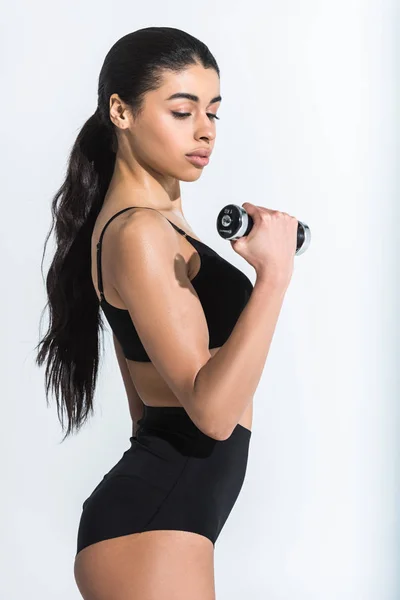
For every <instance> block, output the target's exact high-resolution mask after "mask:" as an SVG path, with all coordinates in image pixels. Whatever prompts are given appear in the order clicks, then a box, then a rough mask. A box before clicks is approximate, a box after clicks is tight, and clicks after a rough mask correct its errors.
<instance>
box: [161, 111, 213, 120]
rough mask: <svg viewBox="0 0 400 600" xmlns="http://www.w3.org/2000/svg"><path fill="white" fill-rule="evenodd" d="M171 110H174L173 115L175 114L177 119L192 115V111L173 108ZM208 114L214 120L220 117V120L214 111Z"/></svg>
mask: <svg viewBox="0 0 400 600" xmlns="http://www.w3.org/2000/svg"><path fill="white" fill-rule="evenodd" d="M171 112H172V114H173V116H174V118H175V119H185V118H186V117H190V115H191V114H192V113H180V112H175V111H173V110H172V111H171ZM207 116H208V117H210V118H211V119H214V120H215V119H218V120H219V117H217V115H214V113H207Z"/></svg>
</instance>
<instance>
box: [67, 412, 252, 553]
mask: <svg viewBox="0 0 400 600" xmlns="http://www.w3.org/2000/svg"><path fill="white" fill-rule="evenodd" d="M138 426H139V429H138V431H137V434H136V436H134V437H131V438H130V447H129V448H128V450H126V451H125V452H124V453H123V455H122V457H121V459H120V460H119V461H118V462H117V464H116V465H115V466H113V467H112V468H111V470H110V471H109V472H108V473H106V475H104V477H103V479H102V481H100V483H99V484H98V485H97V486H96V487H95V489H94V490H93V491H92V493H91V494H90V496H89V497H88V498H87V499H86V500H85V501H84V503H83V506H82V514H81V518H80V523H79V529H78V536H77V537H78V539H77V551H76V553H78V552H79V551H80V550H82V549H83V548H85V547H86V546H89V545H90V544H93V543H94V542H99V541H101V540H106V539H110V538H115V537H118V536H123V535H127V534H130V533H138V532H142V531H154V530H160V529H170V530H179V531H191V532H194V533H198V534H201V535H204V536H206V537H207V538H208V539H210V540H211V541H212V543H213V545H215V542H216V540H217V538H218V536H219V534H220V532H221V529H222V527H223V526H224V524H225V522H226V520H227V518H228V516H229V513H230V512H231V510H232V508H233V506H234V504H235V502H236V500H237V497H238V495H239V492H240V490H241V488H242V485H243V481H244V478H245V474H246V467H247V458H248V451H249V443H250V438H251V431H250V430H249V429H247V428H246V427H243V426H242V425H239V424H238V425H236V427H235V429H234V430H233V433H232V435H231V436H230V437H229V438H227V439H226V440H214V439H213V438H211V437H209V436H207V435H206V434H204V433H203V432H202V431H200V429H198V427H197V426H196V425H195V424H194V423H193V421H192V420H191V419H190V417H189V415H188V414H187V412H186V411H185V409H184V408H183V407H177V406H172V407H168V406H162V407H154V406H147V405H145V406H144V415H143V418H142V419H140V420H139V421H138Z"/></svg>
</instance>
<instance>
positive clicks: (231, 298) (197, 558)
mask: <svg viewBox="0 0 400 600" xmlns="http://www.w3.org/2000/svg"><path fill="white" fill-rule="evenodd" d="M220 102H221V96H220V89H219V69H218V66H217V63H216V61H215V59H214V58H213V56H212V55H211V53H210V51H209V50H208V48H207V46H205V45H204V44H203V43H202V42H200V41H199V40H197V39H196V38H194V37H193V36H191V35H189V34H187V33H185V32H183V31H180V30H178V29H174V28H170V27H148V28H145V29H141V30H138V31H135V32H133V33H130V34H128V35H126V36H124V37H122V38H121V39H120V40H118V41H117V42H116V43H115V44H114V46H113V47H112V48H111V50H110V51H109V52H108V54H107V56H106V58H105V61H104V64H103V67H102V69H101V72H100V77H99V85H98V106H97V110H96V111H95V113H94V114H93V115H92V116H91V117H90V118H89V120H88V121H87V122H86V123H85V125H84V126H83V128H82V130H81V131H80V133H79V135H78V138H77V140H76V142H75V144H74V146H73V149H72V152H71V156H70V159H69V165H68V171H67V176H66V180H65V182H64V184H63V186H62V187H61V188H60V190H59V191H58V193H57V194H56V196H55V198H54V200H53V214H54V223H53V225H54V224H55V229H56V236H57V249H56V252H55V256H54V259H53V262H52V265H51V267H50V270H49V273H48V276H47V292H48V298H49V302H48V304H49V308H50V325H49V330H48V332H47V335H46V336H45V337H44V338H43V340H42V341H41V342H40V346H41V348H40V351H39V352H38V358H37V363H38V364H39V365H41V364H43V363H44V362H45V361H47V369H46V384H47V385H46V393H47V392H48V390H49V389H50V388H52V389H53V391H54V393H55V395H56V399H57V408H58V410H59V415H60V413H61V415H62V414H63V412H64V411H65V412H66V414H67V417H68V427H67V432H66V436H67V435H69V434H70V433H71V432H72V431H73V429H74V428H75V429H79V428H80V427H81V425H82V424H83V423H84V422H85V420H86V418H87V416H88V413H89V411H91V410H93V396H94V388H95V381H96V377H97V371H98V364H99V327H100V328H102V327H103V323H102V321H101V313H100V308H101V309H102V312H103V313H104V315H105V317H106V319H107V321H108V323H109V325H110V327H111V330H112V332H113V339H114V343H115V351H116V354H117V358H118V363H119V366H120V369H121V375H122V378H123V381H124V384H125V387H126V391H127V396H128V401H129V408H130V414H131V416H132V423H133V429H132V437H131V438H130V447H129V448H128V449H127V450H126V451H125V452H124V454H123V456H122V457H121V459H120V460H119V461H118V462H117V464H116V465H114V466H113V467H112V468H111V469H110V471H109V472H108V473H106V474H105V475H104V477H103V479H102V481H100V482H99V484H98V485H97V486H96V487H95V489H94V490H93V491H92V492H91V493H90V495H89V496H88V498H87V499H86V500H85V501H84V503H83V507H82V508H83V510H82V515H81V520H80V524H79V530H78V543H77V553H76V557H75V566H74V575H75V579H76V582H77V585H78V588H79V590H80V592H81V594H82V596H83V597H84V598H85V599H88V600H101V599H105V598H107V599H108V600H130V599H132V600H133V599H137V598H141V600H147V599H149V600H150V598H157V600H163V599H165V600H167V599H170V598H173V599H174V600H180V599H182V600H183V599H185V600H187V599H188V598H190V599H191V600H197V599H198V600H200V599H201V600H212V599H213V598H215V587H214V565H213V559H214V545H215V541H216V539H217V537H218V535H219V533H220V532H221V530H222V527H223V525H224V523H225V522H226V519H227V518H228V516H229V513H230V512H231V510H232V508H233V506H234V503H235V501H236V499H237V497H238V495H239V492H240V489H241V487H242V484H243V481H244V477H245V471H246V465H247V457H248V449H249V442H250V437H251V425H252V398H253V395H254V392H255V390H256V387H257V385H258V382H259V379H260V377H261V374H262V370H263V367H264V363H265V360H266V356H267V354H268V349H269V346H270V343H271V340H272V336H273V332H274V329H275V325H276V322H277V319H278V316H279V312H280V309H281V305H282V302H283V298H284V295H285V292H286V289H287V286H288V284H289V281H290V278H291V274H292V269H293V257H294V254H295V250H296V248H295V245H296V235H295V234H296V232H297V221H296V219H295V218H294V217H291V216H289V215H287V214H286V213H280V212H278V211H270V210H268V209H265V208H262V207H256V206H254V205H252V204H249V203H245V204H244V205H243V206H245V208H246V210H247V211H248V213H249V214H250V215H251V216H252V218H253V220H254V226H253V229H252V231H251V232H250V234H249V235H248V236H246V237H243V238H241V239H239V240H236V241H232V242H231V245H232V247H233V248H234V250H235V251H236V252H238V254H240V255H241V256H242V257H244V258H245V259H246V260H247V261H248V262H249V264H251V265H252V266H253V267H254V268H255V270H256V273H257V280H256V283H255V285H254V287H253V285H252V284H251V282H250V280H249V279H248V278H247V277H246V276H245V274H244V273H242V272H241V271H240V270H239V269H237V268H236V267H234V266H233V265H231V264H230V263H229V262H227V261H226V260H224V259H223V258H222V257H221V256H219V255H218V254H217V253H216V252H215V251H214V250H212V249H211V248H210V247H209V246H207V245H206V244H204V243H203V242H202V241H200V240H199V239H198V237H197V236H196V234H195V233H194V231H193V230H192V229H191V228H190V226H189V224H188V223H187V222H186V220H185V218H184V215H183V210H182V204H181V195H180V183H179V182H180V181H195V180H197V179H198V178H199V177H200V174H201V173H202V169H203V167H204V165H205V163H206V161H204V160H201V159H199V158H193V156H192V157H190V156H189V155H190V154H192V155H193V154H195V155H196V154H197V155H198V154H202V155H205V156H209V155H210V154H211V152H212V151H213V148H214V144H215V139H216V119H218V118H219V117H218V116H217V111H218V108H219V105H220ZM234 151H237V149H234ZM49 235H50V234H49ZM47 239H48V238H47ZM46 243H47V240H46Z"/></svg>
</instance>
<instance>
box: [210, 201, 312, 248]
mask: <svg viewBox="0 0 400 600" xmlns="http://www.w3.org/2000/svg"><path fill="white" fill-rule="evenodd" d="M253 225H254V221H253V219H252V218H251V216H250V215H249V214H248V213H247V212H246V210H245V209H244V208H243V207H242V206H238V205H237V204H227V205H226V206H224V208H222V209H221V211H220V212H219V214H218V217H217V231H218V233H219V235H220V236H221V237H223V238H224V239H225V240H237V239H239V238H240V237H243V236H245V235H248V234H249V233H250V231H251V229H252V227H253ZM310 241H311V232H310V228H309V227H308V225H306V224H305V223H302V222H301V221H298V225H297V245H296V252H295V254H296V255H297V256H299V255H300V254H303V252H305V251H306V250H307V248H308V246H309V245H310Z"/></svg>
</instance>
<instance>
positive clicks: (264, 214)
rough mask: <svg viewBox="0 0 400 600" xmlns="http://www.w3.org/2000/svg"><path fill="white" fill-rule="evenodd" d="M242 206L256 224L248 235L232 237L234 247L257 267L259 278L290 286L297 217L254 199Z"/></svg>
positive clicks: (295, 243)
mask: <svg viewBox="0 0 400 600" xmlns="http://www.w3.org/2000/svg"><path fill="white" fill-rule="evenodd" d="M242 206H243V208H244V209H245V211H246V212H247V214H248V215H250V216H251V218H252V219H253V227H252V229H251V231H250V233H249V234H248V235H245V236H242V237H241V238H239V239H237V240H230V242H231V246H232V248H233V249H234V251H235V252H237V254H239V256H242V257H243V258H244V259H245V260H246V261H247V262H248V263H249V264H250V265H251V266H252V267H254V269H255V270H256V273H257V276H258V277H263V278H264V277H267V278H270V279H272V280H273V281H276V282H279V283H282V284H284V285H289V283H290V279H291V277H292V273H293V266H294V256H295V253H296V247H297V228H298V221H297V219H296V218H295V217H291V216H290V215H288V214H287V213H284V212H280V211H278V210H270V209H269V208H265V207H264V206H256V205H255V204H251V203H250V202H244V203H243V204H242Z"/></svg>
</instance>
